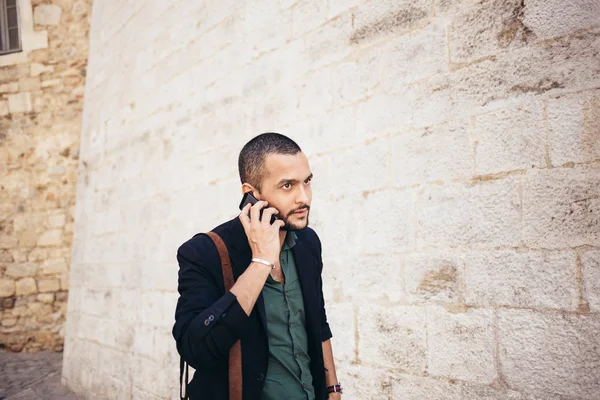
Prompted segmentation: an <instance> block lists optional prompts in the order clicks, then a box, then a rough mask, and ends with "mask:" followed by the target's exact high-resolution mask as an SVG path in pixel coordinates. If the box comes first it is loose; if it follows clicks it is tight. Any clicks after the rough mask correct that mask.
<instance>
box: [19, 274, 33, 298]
mask: <svg viewBox="0 0 600 400" xmlns="http://www.w3.org/2000/svg"><path fill="white" fill-rule="evenodd" d="M15 285H16V286H15V288H16V294H17V296H27V295H28V294H34V293H37V291H38V289H37V286H36V284H35V279H33V278H22V279H19V280H17V281H16V283H15Z"/></svg>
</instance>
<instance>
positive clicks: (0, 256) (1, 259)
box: [0, 236, 14, 263]
mask: <svg viewBox="0 0 600 400" xmlns="http://www.w3.org/2000/svg"><path fill="white" fill-rule="evenodd" d="M0 238H1V236H0ZM13 261H14V259H13V256H12V255H11V254H10V252H9V251H8V250H0V263H11V262H13Z"/></svg>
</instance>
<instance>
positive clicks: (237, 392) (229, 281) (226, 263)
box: [206, 232, 242, 400]
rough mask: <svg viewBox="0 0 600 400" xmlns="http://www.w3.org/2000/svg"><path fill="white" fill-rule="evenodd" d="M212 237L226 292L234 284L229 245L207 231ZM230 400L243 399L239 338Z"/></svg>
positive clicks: (231, 366) (232, 359)
mask: <svg viewBox="0 0 600 400" xmlns="http://www.w3.org/2000/svg"><path fill="white" fill-rule="evenodd" d="M206 234H207V235H208V237H210V238H211V239H212V241H213V242H214V243H215V246H216V247H217V251H218V252H219V257H221V270H222V272H223V282H224V284H225V292H228V291H229V290H230V289H231V287H232V286H233V284H234V282H235V281H234V279H233V270H232V269H231V260H230V258H229V252H228V251H227V246H225V243H224V242H223V239H221V237H220V236H219V235H217V234H216V233H214V232H207V233H206ZM229 400H242V345H241V343H240V341H239V340H238V341H237V342H235V344H234V345H233V346H232V347H231V349H230V350H229Z"/></svg>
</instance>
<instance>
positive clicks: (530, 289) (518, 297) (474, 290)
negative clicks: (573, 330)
mask: <svg viewBox="0 0 600 400" xmlns="http://www.w3.org/2000/svg"><path fill="white" fill-rule="evenodd" d="M464 259H465V302H466V303H467V304H468V305H472V306H480V307H489V306H494V307H498V306H506V307H519V308H542V309H561V310H570V311H576V310H577V307H578V303H579V292H578V287H577V286H578V284H577V273H576V270H577V268H576V256H575V253H574V252H571V251H565V252H556V251H527V252H516V251H512V250H506V251H494V252H470V253H468V254H466V255H465V258H464Z"/></svg>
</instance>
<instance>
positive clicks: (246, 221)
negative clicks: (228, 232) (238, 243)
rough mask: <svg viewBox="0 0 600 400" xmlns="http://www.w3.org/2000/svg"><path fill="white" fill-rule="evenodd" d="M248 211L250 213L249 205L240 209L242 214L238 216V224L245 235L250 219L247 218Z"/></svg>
mask: <svg viewBox="0 0 600 400" xmlns="http://www.w3.org/2000/svg"><path fill="white" fill-rule="evenodd" d="M249 211H250V203H248V204H246V205H245V206H244V207H243V208H242V212H241V213H240V215H239V218H240V222H241V223H242V226H243V227H244V230H245V231H246V234H247V233H248V229H249V228H250V217H249V216H248V212H249Z"/></svg>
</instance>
